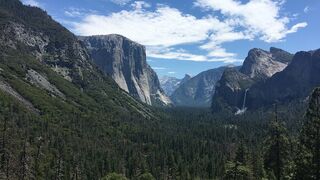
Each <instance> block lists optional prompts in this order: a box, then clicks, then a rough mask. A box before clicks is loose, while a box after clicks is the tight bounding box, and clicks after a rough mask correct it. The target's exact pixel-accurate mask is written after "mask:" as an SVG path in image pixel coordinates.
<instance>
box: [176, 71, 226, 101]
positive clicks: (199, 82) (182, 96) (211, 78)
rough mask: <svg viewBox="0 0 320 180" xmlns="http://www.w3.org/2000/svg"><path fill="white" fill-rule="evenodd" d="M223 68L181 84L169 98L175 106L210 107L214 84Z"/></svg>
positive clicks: (206, 72)
mask: <svg viewBox="0 0 320 180" xmlns="http://www.w3.org/2000/svg"><path fill="white" fill-rule="evenodd" d="M224 69H225V67H220V68H216V69H211V70H208V71H205V72H202V73H200V74H198V75H197V76H195V77H193V78H191V79H190V80H188V81H186V82H185V83H182V85H181V86H179V88H177V89H176V90H175V91H174V92H173V94H172V95H171V96H170V98H171V99H172V101H173V102H174V104H175V105H176V106H186V107H210V105H211V100H212V96H213V94H214V92H215V86H216V83H217V82H218V81H219V79H220V78H221V76H222V73H223V71H224Z"/></svg>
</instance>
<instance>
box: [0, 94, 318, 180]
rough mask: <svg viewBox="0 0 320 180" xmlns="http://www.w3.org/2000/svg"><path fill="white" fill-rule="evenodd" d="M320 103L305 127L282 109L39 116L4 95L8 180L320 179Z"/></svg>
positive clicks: (2, 141) (0, 168)
mask: <svg viewBox="0 0 320 180" xmlns="http://www.w3.org/2000/svg"><path fill="white" fill-rule="evenodd" d="M317 97H318V98H317ZM319 97H320V93H319V96H316V95H314V97H313V98H312V101H311V102H310V107H309V109H308V111H307V114H306V116H305V120H303V124H304V125H303V126H302V127H301V126H299V125H300V120H301V118H300V117H299V116H296V118H293V117H294V115H293V114H290V115H288V114H286V113H287V112H286V113H281V109H280V110H279V113H252V114H250V113H248V114H247V115H244V116H239V117H234V116H229V117H226V116H218V115H213V114H212V113H211V112H210V111H207V110H203V109H184V108H183V109H177V108H176V109H165V110H158V116H159V117H161V118H160V119H153V120H150V119H141V118H138V117H131V116H125V115H122V116H121V118H117V117H116V116H113V117H110V116H109V115H108V114H107V113H92V114H88V113H80V112H78V111H75V112H74V113H68V114H63V113H61V114H45V115H41V116H39V115H34V114H30V113H28V112H27V111H26V110H24V108H23V107H20V105H19V104H18V103H15V101H14V100H13V99H12V98H11V97H9V96H7V95H5V94H4V93H1V92H0V99H1V101H0V107H1V108H0V179H101V178H102V179H125V178H127V179H237V180H238V179H319V150H320V148H319V139H320V134H319V129H320V122H319V119H320V118H319V117H320V115H319V114H320V110H319V107H320V105H319ZM276 114H278V116H276ZM297 114H301V113H297ZM287 117H290V118H287ZM301 117H302V116H301ZM288 125H290V126H289V130H288V129H287V127H286V126H288ZM295 132H299V133H295Z"/></svg>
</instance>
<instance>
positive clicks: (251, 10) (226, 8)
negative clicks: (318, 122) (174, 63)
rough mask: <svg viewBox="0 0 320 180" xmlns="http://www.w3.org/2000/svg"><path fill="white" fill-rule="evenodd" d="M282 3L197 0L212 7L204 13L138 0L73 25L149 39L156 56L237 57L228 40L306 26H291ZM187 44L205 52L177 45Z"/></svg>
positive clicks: (273, 36)
mask: <svg viewBox="0 0 320 180" xmlns="http://www.w3.org/2000/svg"><path fill="white" fill-rule="evenodd" d="M123 3H125V2H123ZM126 3H128V2H127V1H126ZM282 4H283V1H281V2H280V0H250V1H249V2H247V3H240V1H235V0H224V1H221V0H196V2H195V5H196V7H200V8H202V9H204V10H206V11H207V12H208V15H207V16H204V17H200V18H199V17H196V16H193V15H191V14H185V13H183V12H181V11H180V10H178V9H176V8H172V7H169V6H167V5H161V4H157V6H156V7H155V8H150V6H151V4H149V3H146V2H144V1H135V2H134V3H132V4H131V7H132V9H131V10H122V11H119V12H114V13H111V14H109V15H98V14H96V13H91V14H88V15H86V16H85V17H84V18H83V20H82V21H81V22H77V23H73V25H74V26H73V31H74V32H75V33H77V34H79V35H102V34H113V33H117V34H122V35H124V36H127V37H128V38H130V39H132V40H134V41H137V42H139V43H141V44H143V45H145V46H146V47H147V55H148V57H153V58H161V59H175V60H190V61H223V62H235V61H238V59H237V58H236V57H237V54H236V53H233V52H228V51H227V49H225V48H224V46H223V45H224V43H226V42H234V41H238V40H255V39H260V40H262V41H265V42H277V41H281V40H283V39H284V38H286V36H287V35H288V34H290V33H295V32H297V31H298V30H299V29H300V28H304V27H306V26H307V23H306V22H301V23H297V24H296V25H294V26H292V27H288V24H289V22H290V21H291V19H290V17H287V16H283V15H281V14H280V10H281V6H282ZM218 13H220V14H222V15H223V16H221V17H220V16H218V15H217V14H218ZM185 44H189V45H193V46H195V47H198V48H199V50H200V51H204V53H203V52H201V54H194V53H192V52H190V51H187V50H183V49H177V48H176V47H177V46H179V45H185ZM200 51H199V52H200Z"/></svg>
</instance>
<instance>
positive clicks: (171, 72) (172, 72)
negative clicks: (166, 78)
mask: <svg viewBox="0 0 320 180" xmlns="http://www.w3.org/2000/svg"><path fill="white" fill-rule="evenodd" d="M168 74H176V72H174V71H170V72H168Z"/></svg>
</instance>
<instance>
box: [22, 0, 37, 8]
mask: <svg viewBox="0 0 320 180" xmlns="http://www.w3.org/2000/svg"><path fill="white" fill-rule="evenodd" d="M22 3H23V4H25V5H29V6H35V7H40V6H41V4H40V3H39V2H38V1H36V0H22Z"/></svg>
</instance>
